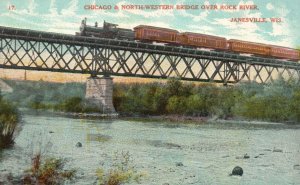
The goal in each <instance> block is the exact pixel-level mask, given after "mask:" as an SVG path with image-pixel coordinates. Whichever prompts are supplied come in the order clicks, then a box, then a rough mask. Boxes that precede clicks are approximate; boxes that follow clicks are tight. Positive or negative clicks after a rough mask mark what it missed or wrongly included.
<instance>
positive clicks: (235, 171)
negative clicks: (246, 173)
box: [231, 166, 243, 176]
mask: <svg viewBox="0 0 300 185" xmlns="http://www.w3.org/2000/svg"><path fill="white" fill-rule="evenodd" d="M231 175H239V176H242V175H243V168H241V167H239V166H236V167H234V168H233V170H232V173H231Z"/></svg>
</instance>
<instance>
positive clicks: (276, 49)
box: [270, 45, 300, 61]
mask: <svg viewBox="0 0 300 185" xmlns="http://www.w3.org/2000/svg"><path fill="white" fill-rule="evenodd" d="M270 48H271V51H270V56H271V57H275V58H281V59H289V60H292V61H299V60H300V57H299V50H296V49H292V48H286V47H281V46H272V45H271V46H270Z"/></svg>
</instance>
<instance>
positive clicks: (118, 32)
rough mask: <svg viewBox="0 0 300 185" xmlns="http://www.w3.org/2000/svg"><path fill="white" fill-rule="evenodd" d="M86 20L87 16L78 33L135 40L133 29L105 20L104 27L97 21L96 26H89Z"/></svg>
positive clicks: (88, 35)
mask: <svg viewBox="0 0 300 185" xmlns="http://www.w3.org/2000/svg"><path fill="white" fill-rule="evenodd" d="M86 22H87V21H86V18H85V19H84V20H82V21H81V26H80V33H76V34H77V35H80V36H87V37H99V38H110V39H120V40H131V41H133V40H134V32H133V31H132V30H131V29H125V28H117V26H118V25H117V24H112V23H108V22H105V21H104V22H103V27H98V23H97V22H95V26H88V25H87V24H86Z"/></svg>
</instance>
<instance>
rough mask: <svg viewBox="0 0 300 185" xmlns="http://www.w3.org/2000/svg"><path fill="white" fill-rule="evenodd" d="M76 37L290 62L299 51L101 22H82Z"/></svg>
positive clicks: (161, 29)
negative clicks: (171, 46)
mask: <svg viewBox="0 0 300 185" xmlns="http://www.w3.org/2000/svg"><path fill="white" fill-rule="evenodd" d="M76 35H79V36H88V37H99V38H109V39H120V40H131V41H134V40H135V41H139V42H149V43H153V42H158V43H163V44H167V45H173V46H179V47H181V46H182V47H192V48H209V49H213V50H221V51H226V52H235V53H247V54H251V55H254V56H264V57H271V58H279V59H285V60H291V61H299V60H300V51H299V50H296V49H292V48H287V47H281V46H275V45H267V44H261V43H255V42H247V41H242V40H236V39H230V40H227V39H226V38H224V37H218V36H213V35H206V34H200V33H191V32H183V33H180V32H178V31H177V30H174V29H168V28H161V27H155V26H147V25H139V26H136V27H135V28H134V30H131V29H124V28H118V25H117V24H112V23H108V22H105V21H104V23H103V27H98V23H97V22H96V23H95V26H88V25H87V24H86V19H84V20H82V22H81V27H80V32H79V33H76Z"/></svg>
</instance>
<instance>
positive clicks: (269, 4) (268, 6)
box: [266, 3, 274, 10]
mask: <svg viewBox="0 0 300 185" xmlns="http://www.w3.org/2000/svg"><path fill="white" fill-rule="evenodd" d="M266 8H267V10H273V9H274V6H273V4H272V3H268V4H267V5H266Z"/></svg>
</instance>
